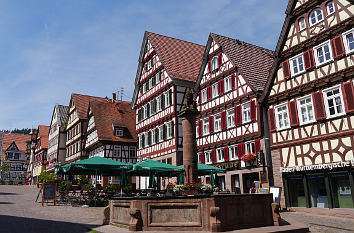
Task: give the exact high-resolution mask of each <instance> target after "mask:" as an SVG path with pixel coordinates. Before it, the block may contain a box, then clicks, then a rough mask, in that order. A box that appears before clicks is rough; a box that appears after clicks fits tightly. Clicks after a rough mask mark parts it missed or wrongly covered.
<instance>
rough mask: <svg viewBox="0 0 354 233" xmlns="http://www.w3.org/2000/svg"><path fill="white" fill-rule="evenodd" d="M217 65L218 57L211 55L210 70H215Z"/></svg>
mask: <svg viewBox="0 0 354 233" xmlns="http://www.w3.org/2000/svg"><path fill="white" fill-rule="evenodd" d="M218 67H219V64H218V57H217V56H215V57H213V59H212V60H211V70H212V71H214V70H216V69H217V68H218Z"/></svg>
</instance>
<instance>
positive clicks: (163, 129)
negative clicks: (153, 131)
mask: <svg viewBox="0 0 354 233" xmlns="http://www.w3.org/2000/svg"><path fill="white" fill-rule="evenodd" d="M162 133H163V134H162V136H163V140H166V138H167V125H166V124H164V125H163V126H162Z"/></svg>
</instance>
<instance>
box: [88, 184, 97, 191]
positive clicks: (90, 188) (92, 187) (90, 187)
mask: <svg viewBox="0 0 354 233" xmlns="http://www.w3.org/2000/svg"><path fill="white" fill-rule="evenodd" d="M86 190H87V191H93V190H95V186H93V184H87V185H86Z"/></svg>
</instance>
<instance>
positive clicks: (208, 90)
mask: <svg viewBox="0 0 354 233" xmlns="http://www.w3.org/2000/svg"><path fill="white" fill-rule="evenodd" d="M211 92H212V89H211V86H209V87H208V88H207V99H208V100H210V99H211Z"/></svg>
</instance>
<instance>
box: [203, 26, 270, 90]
mask: <svg viewBox="0 0 354 233" xmlns="http://www.w3.org/2000/svg"><path fill="white" fill-rule="evenodd" d="M210 36H211V37H212V38H213V40H215V42H216V43H217V44H218V45H219V46H221V48H222V50H223V52H224V53H225V54H226V55H227V56H228V58H229V59H230V60H231V62H232V63H233V64H234V65H235V66H236V67H237V69H238V70H239V71H240V72H241V73H242V74H243V75H244V77H245V78H246V79H247V81H248V82H249V83H250V84H251V85H252V87H253V88H254V89H255V90H257V91H262V90H263V89H264V87H265V85H266V83H267V79H268V75H269V71H270V68H271V67H272V64H273V62H274V51H272V50H269V49H265V48H262V47H259V46H256V45H253V44H249V43H246V42H243V41H240V40H236V39H232V38H229V37H226V36H221V35H217V34H215V33H210Z"/></svg>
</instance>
